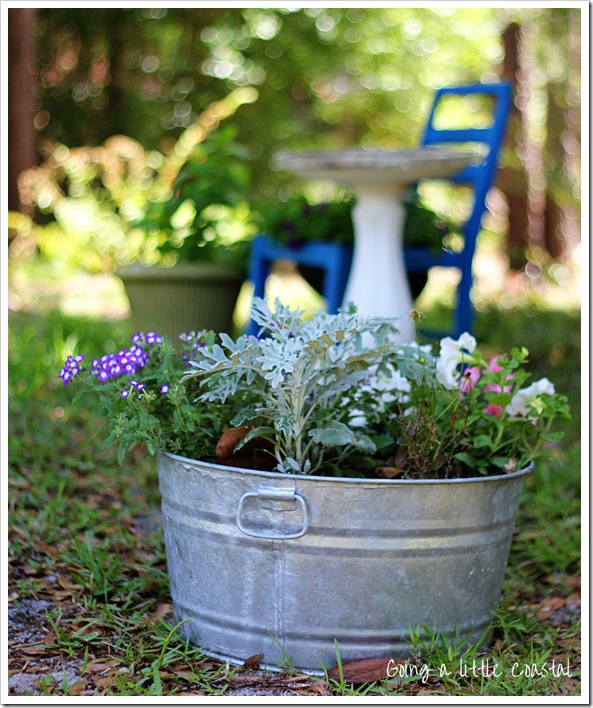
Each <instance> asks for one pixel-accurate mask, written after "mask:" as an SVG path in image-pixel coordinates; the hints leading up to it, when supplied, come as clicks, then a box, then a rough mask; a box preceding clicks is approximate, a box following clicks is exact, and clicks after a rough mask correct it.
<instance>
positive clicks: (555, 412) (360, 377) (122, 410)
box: [60, 299, 570, 479]
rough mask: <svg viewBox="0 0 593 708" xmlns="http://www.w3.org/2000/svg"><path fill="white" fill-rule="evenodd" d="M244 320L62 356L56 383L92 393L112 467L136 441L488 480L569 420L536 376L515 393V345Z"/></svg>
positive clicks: (366, 327) (340, 323) (282, 465)
mask: <svg viewBox="0 0 593 708" xmlns="http://www.w3.org/2000/svg"><path fill="white" fill-rule="evenodd" d="M253 317H254V319H255V320H256V321H257V323H258V324H259V325H260V328H261V329H260V335H261V336H259V337H254V336H247V335H242V336H240V337H238V338H237V339H235V340H233V339H231V338H230V337H229V336H228V335H226V334H222V335H220V337H218V336H217V335H215V334H214V333H212V332H199V333H189V334H185V335H181V340H182V350H181V352H180V353H178V352H177V351H176V350H175V347H174V346H173V343H172V342H169V341H168V340H166V339H164V338H162V337H160V336H159V335H158V334H157V333H146V334H137V335H134V337H133V338H132V342H131V346H130V348H128V349H124V350H122V351H121V352H119V353H117V354H106V355H104V356H103V357H101V358H98V359H95V360H94V361H93V362H92V364H91V366H90V367H89V366H87V364H86V359H85V357H84V355H83V354H74V353H73V354H72V355H70V356H69V357H68V360H67V361H66V363H65V365H64V368H63V369H62V371H61V373H60V377H61V378H62V380H63V382H64V384H65V385H66V384H70V383H72V382H75V383H76V384H77V385H81V387H82V389H83V390H82V391H81V392H80V393H79V394H78V396H80V395H82V393H83V391H84V392H88V391H89V390H90V391H91V392H93V393H95V394H98V395H99V399H100V404H101V415H102V417H103V419H104V420H105V423H106V425H107V428H108V435H107V439H106V445H113V444H116V443H117V444H118V445H119V455H118V457H119V460H120V462H121V461H123V458H124V455H125V453H126V451H128V450H129V449H130V448H132V447H133V446H135V445H136V444H138V443H144V444H145V445H146V446H147V448H148V451H149V452H150V453H152V454H154V453H155V452H156V451H157V450H162V451H168V452H172V453H175V454H178V455H182V456H184V457H189V458H194V459H217V460H218V461H219V462H221V463H223V464H231V465H234V466H244V467H255V468H260V469H268V470H276V471H279V472H284V473H287V474H314V475H326V476H340V477H369V478H376V477H383V478H397V479H450V478H468V477H480V476H491V475H500V474H505V473H509V472H512V471H515V470H518V469H522V468H524V467H526V466H527V465H529V463H530V462H531V461H533V460H536V459H538V458H540V457H541V456H543V455H546V454H549V453H550V449H553V446H554V444H555V443H557V441H558V440H559V439H560V438H561V433H560V432H557V431H555V430H554V422H555V421H556V420H557V419H559V418H568V417H570V414H569V409H568V405H567V401H566V397H565V396H563V395H561V394H559V393H557V392H556V391H555V388H554V385H553V384H552V382H550V381H549V380H548V379H547V378H543V379H540V380H539V381H536V382H534V383H531V384H529V385H526V383H527V380H528V377H529V374H528V372H527V371H526V369H525V364H526V362H527V357H528V352H527V350H526V349H525V348H524V347H520V348H513V349H512V350H511V351H510V352H509V353H504V354H500V355H499V356H496V357H494V358H491V359H489V360H488V361H486V360H485V359H484V358H483V356H482V355H481V353H480V352H479V350H478V347H477V343H476V340H475V339H474V337H472V336H471V335H470V334H467V333H465V334H462V335H461V336H460V337H459V339H457V340H454V339H452V338H450V337H446V338H444V339H442V340H441V342H440V344H439V347H438V351H437V352H433V349H432V347H431V346H430V345H425V346H419V345H418V344H417V343H416V342H411V343H409V344H405V345H402V344H398V343H395V342H394V337H393V335H394V334H395V333H396V331H397V330H396V328H395V323H394V322H393V321H389V320H386V319H383V318H377V317H366V316H363V315H361V314H359V313H357V312H356V310H355V309H354V308H350V309H348V310H343V311H341V312H339V313H338V314H335V315H330V314H327V313H325V312H324V311H319V312H317V313H315V314H314V315H313V316H311V317H309V318H306V317H304V313H303V312H302V311H300V310H298V309H296V310H292V309H290V308H289V307H286V306H284V305H282V304H281V303H280V302H278V301H276V302H275V303H274V307H273V308H272V307H271V306H270V303H269V302H268V301H267V300H266V299H257V300H256V301H255V302H254V305H253ZM78 396H77V398H78Z"/></svg>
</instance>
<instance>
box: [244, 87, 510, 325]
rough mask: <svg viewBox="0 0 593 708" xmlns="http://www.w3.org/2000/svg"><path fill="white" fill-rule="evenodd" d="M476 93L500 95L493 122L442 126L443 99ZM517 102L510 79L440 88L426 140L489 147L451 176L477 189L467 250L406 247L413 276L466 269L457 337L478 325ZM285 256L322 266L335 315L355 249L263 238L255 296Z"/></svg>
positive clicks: (255, 260) (257, 252) (256, 244)
mask: <svg viewBox="0 0 593 708" xmlns="http://www.w3.org/2000/svg"><path fill="white" fill-rule="evenodd" d="M470 95H487V96H491V97H492V98H493V99H494V101H493V114H492V122H491V124H490V125H489V126H487V127H483V128H482V127H479V128H458V129H455V128H446V129H442V128H437V127H436V125H435V116H436V114H437V111H438V109H439V108H440V106H441V104H442V101H443V100H445V99H446V98H448V97H450V96H470ZM511 103H512V87H511V85H510V84H509V83H506V82H501V83H497V84H475V85H471V86H455V87H447V88H441V89H438V90H437V91H436V93H435V97H434V101H433V105H432V108H431V110H430V114H429V118H428V122H427V125H426V128H425V131H424V135H423V137H422V140H421V145H439V144H445V143H456V144H459V145H460V146H463V144H464V143H471V144H472V149H475V145H476V144H480V145H483V146H484V148H485V151H486V154H485V157H484V159H483V161H482V162H481V163H480V164H477V165H471V166H469V167H466V168H465V169H464V170H462V171H461V172H460V173H459V174H457V175H455V176H454V177H452V178H451V181H452V182H454V183H458V184H466V185H468V186H470V187H471V188H472V191H473V197H474V202H473V207H472V210H471V214H470V216H469V218H468V219H467V221H466V222H465V224H464V225H462V227H461V228H460V230H461V234H462V236H463V239H464V246H463V250H462V251H461V252H459V253H453V252H450V251H445V250H443V251H441V252H439V253H435V252H433V251H431V250H430V249H428V248H420V247H411V246H406V247H405V248H404V256H405V262H406V268H407V271H408V273H410V274H412V273H427V272H428V269H429V268H432V267H433V266H443V267H455V268H458V269H459V270H460V271H461V280H460V282H459V286H458V289H457V302H456V305H455V311H454V321H453V327H452V330H451V331H450V332H448V334H451V335H453V336H456V337H457V336H459V335H460V334H461V333H462V332H465V331H467V332H471V330H472V326H473V308H472V304H471V299H470V292H471V288H472V282H473V275H472V261H473V257H474V252H475V248H476V239H477V236H478V233H479V230H480V226H481V221H482V216H483V214H484V211H485V208H486V196H487V194H488V190H489V189H490V187H491V186H492V184H493V182H494V176H495V173H496V167H497V161H498V156H499V153H500V149H501V146H502V142H503V139H504V133H505V128H506V124H507V121H508V116H509V112H510V108H511ZM281 259H284V260H290V261H293V262H295V263H296V264H297V265H308V266H315V267H317V268H320V269H322V271H323V272H324V276H325V277H324V286H323V292H322V294H323V296H324V298H325V299H326V303H327V310H328V312H330V313H335V312H337V310H338V309H339V307H340V306H341V304H342V299H343V296H344V291H345V288H346V283H347V279H348V273H349V270H350V265H351V262H352V248H351V247H349V246H344V245H340V244H333V243H309V244H305V245H302V246H299V247H290V246H283V245H282V244H280V243H279V242H278V241H277V240H275V239H274V238H273V235H266V234H262V235H259V236H257V237H256V238H255V239H254V240H253V244H252V250H251V260H250V269H249V279H250V280H251V281H252V282H253V285H254V297H263V295H264V291H265V283H266V279H267V277H268V275H269V273H270V268H271V265H272V263H273V262H274V261H275V260H281ZM247 332H248V333H249V334H256V333H257V325H256V324H255V323H254V322H253V321H252V320H251V321H250V323H249V325H248V329H247ZM428 334H436V333H428ZM439 334H440V335H442V334H444V333H439Z"/></svg>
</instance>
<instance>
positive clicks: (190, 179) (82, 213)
mask: <svg viewBox="0 0 593 708" xmlns="http://www.w3.org/2000/svg"><path fill="white" fill-rule="evenodd" d="M227 98H228V99H229V101H228V102H227V103H228V105H226V104H225V105H223V104H224V103H225V102H224V100H223V101H221V102H216V103H214V104H212V105H211V106H210V107H209V108H208V109H206V110H205V111H204V112H203V114H202V115H201V116H200V118H199V119H198V120H197V122H196V123H195V124H194V125H193V126H191V127H190V128H188V129H187V130H186V131H185V132H184V133H183V134H182V135H181V137H180V138H179V139H178V140H177V142H176V143H175V144H174V146H173V148H172V149H171V150H170V151H169V152H168V153H167V154H163V153H160V152H159V151H157V150H145V149H144V148H143V147H142V146H141V145H140V144H139V143H137V142H136V141H134V140H132V139H131V138H129V137H126V136H123V135H114V136H112V137H110V138H108V139H107V140H106V141H105V143H104V144H102V145H100V146H97V147H88V146H83V147H76V148H69V147H67V146H66V145H62V144H60V143H58V142H56V141H53V140H46V141H44V142H43V143H42V145H41V147H40V151H41V153H42V156H43V162H42V163H41V164H40V165H39V166H36V167H33V168H31V169H29V170H26V171H25V172H23V175H22V179H21V181H20V193H21V200H22V201H23V203H24V204H27V205H28V206H29V207H31V208H32V209H35V210H36V214H37V217H40V218H37V217H36V220H37V221H40V222H43V223H40V224H35V223H34V222H33V221H31V220H28V221H25V220H23V219H22V218H19V217H18V215H17V214H14V213H12V214H11V229H12V233H13V235H16V234H18V233H22V232H25V233H29V234H32V235H33V236H34V239H35V243H36V245H37V247H38V248H39V250H40V252H41V253H42V254H44V255H45V256H47V257H48V258H49V259H59V260H61V261H64V260H66V261H68V262H71V263H74V264H76V265H82V266H83V267H84V268H86V269H88V270H91V271H104V270H112V269H113V268H114V267H115V266H121V265H128V264H130V263H134V262H139V263H141V264H143V265H156V264H162V265H165V266H170V265H173V264H174V263H176V262H177V261H190V262H194V261H200V262H207V263H218V264H229V265H234V266H241V267H246V264H247V260H248V255H249V240H250V237H251V235H252V234H253V233H254V231H255V227H254V226H253V225H252V219H251V211H250V207H249V204H248V203H247V201H246V198H245V193H246V190H247V186H248V184H249V179H250V161H249V155H248V153H247V151H246V150H245V149H244V148H243V147H241V146H240V145H239V144H238V143H237V142H236V141H235V136H236V130H235V129H234V128H233V126H231V125H225V126H220V125H219V123H220V119H221V118H222V117H226V116H228V115H230V114H232V112H234V110H236V108H237V106H238V105H239V104H240V102H241V100H247V99H245V98H243V99H241V98H240V97H239V98H236V100H235V102H234V103H233V101H232V100H231V99H232V98H233V96H232V95H231V96H229V97H227ZM24 221H25V223H23V222H24Z"/></svg>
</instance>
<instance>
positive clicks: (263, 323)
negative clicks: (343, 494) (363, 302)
mask: <svg viewBox="0 0 593 708" xmlns="http://www.w3.org/2000/svg"><path fill="white" fill-rule="evenodd" d="M252 316H253V318H254V319H255V321H256V322H257V323H258V324H259V325H260V327H261V331H262V333H263V334H265V336H263V337H261V338H259V339H258V338H256V337H253V336H246V335H243V336H241V337H239V338H238V339H237V340H236V341H233V340H232V339H231V338H230V337H229V336H228V335H224V334H223V335H221V344H222V346H221V345H218V344H216V345H214V347H212V348H211V349H209V350H204V351H203V352H202V354H203V357H202V359H201V360H200V361H197V362H192V366H193V370H192V371H191V372H189V373H188V374H187V375H186V376H185V377H184V379H182V381H186V380H187V379H189V378H192V377H200V376H207V379H206V381H205V382H204V383H205V384H206V385H205V390H204V392H203V393H202V394H201V396H200V397H199V399H200V400H201V401H220V402H225V401H226V400H227V399H235V398H237V396H243V399H244V400H246V401H247V405H245V406H244V407H243V408H242V410H240V411H239V412H238V413H237V415H236V416H235V418H234V419H233V420H232V421H231V422H232V424H233V425H237V426H238V425H243V424H246V423H249V422H251V421H257V424H256V425H255V427H254V428H253V430H251V431H250V433H249V434H248V435H247V437H245V438H244V439H243V441H242V443H241V445H243V444H245V443H247V442H248V441H249V440H252V439H253V438H256V437H258V438H265V439H268V440H269V441H271V442H272V443H273V446H274V454H275V457H276V460H277V465H276V469H277V470H278V471H281V472H291V473H305V474H313V473H315V472H316V471H318V470H319V469H320V468H321V467H322V465H326V464H327V463H330V464H331V463H334V464H340V463H341V462H343V460H344V459H345V458H346V457H347V456H348V455H349V454H350V453H352V452H353V451H362V452H365V453H369V454H373V453H375V452H376V450H377V443H378V442H380V440H379V441H378V440H375V439H373V438H372V437H371V436H370V435H369V434H367V432H366V431H363V428H362V427H359V426H357V425H355V424H353V421H354V419H355V418H356V417H357V416H358V417H359V415H360V408H359V406H360V405H361V404H362V400H363V398H365V397H366V400H365V405H364V409H365V411H366V413H367V415H368V414H372V401H371V406H370V407H369V396H368V389H367V388H365V386H364V385H363V384H364V382H365V381H367V380H368V379H369V377H370V376H371V372H377V371H380V370H381V369H382V367H384V366H385V365H386V362H387V359H388V357H389V355H390V354H392V355H393V349H394V345H393V335H394V334H395V333H396V330H395V328H394V326H393V324H392V323H391V322H390V321H388V320H385V319H382V318H376V317H374V318H370V317H363V316H361V315H359V314H357V313H356V312H355V311H350V312H341V313H338V314H337V315H328V314H327V313H325V312H323V311H319V312H317V313H316V314H315V315H314V316H313V317H312V318H311V319H309V320H305V319H303V312H302V311H300V310H298V309H297V310H291V309H290V308H289V307H287V306H283V305H282V304H281V303H280V302H279V301H278V300H277V301H276V302H275V304H274V311H272V309H271V308H270V306H269V304H268V302H267V301H266V300H263V299H256V300H255V302H254V305H253V313H252ZM237 449H239V448H237Z"/></svg>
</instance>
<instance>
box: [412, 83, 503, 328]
mask: <svg viewBox="0 0 593 708" xmlns="http://www.w3.org/2000/svg"><path fill="white" fill-rule="evenodd" d="M471 95H476V96H483V95H486V96H490V97H492V98H493V99H494V100H493V108H492V121H491V123H490V125H488V126H487V127H473V128H437V127H436V126H435V116H436V114H437V111H438V109H439V108H440V107H441V105H442V103H443V101H444V100H446V99H447V98H449V97H451V96H462V97H463V96H471ZM511 104H512V87H511V85H510V84H509V83H507V82H501V83H497V84H474V85H471V86H453V87H447V88H441V89H438V90H437V91H436V93H435V97H434V101H433V104H432V108H431V110H430V114H429V117H428V122H427V124H426V128H425V131H424V135H423V137H422V140H421V144H422V145H442V144H446V143H455V144H456V145H460V146H463V144H464V143H471V144H472V149H475V147H473V146H476V144H477V145H481V146H483V147H484V148H485V150H486V155H485V157H484V159H483V161H482V162H480V163H479V164H476V165H470V166H469V167H466V168H465V169H464V170H462V171H461V172H460V173H459V174H457V175H455V176H454V177H452V178H451V180H450V181H451V182H454V183H457V184H465V185H468V186H469V187H471V189H472V192H473V206H472V208H471V213H470V215H469V218H468V219H467V221H466V222H465V223H464V224H463V225H462V226H461V228H460V231H461V235H462V236H463V241H464V244H463V250H462V251H460V252H459V253H453V252H451V251H445V250H442V251H441V252H439V253H435V252H432V251H430V250H429V249H427V248H419V247H412V246H406V247H405V248H404V256H405V262H406V269H407V272H408V273H418V272H427V271H428V269H429V268H432V267H433V266H443V267H455V268H458V269H459V270H460V271H461V279H460V281H459V285H458V288H457V301H456V305H455V309H454V313H453V326H452V330H451V331H450V332H448V334H451V335H452V336H454V337H458V336H459V335H460V334H461V333H462V332H471V331H472V328H473V307H472V302H471V298H470V293H471V288H472V284H473V273H472V262H473V257H474V252H475V250H476V240H477V237H478V233H479V231H480V227H481V223H482V216H483V214H484V211H485V210H486V197H487V194H488V191H489V189H490V188H491V187H492V185H493V183H494V177H495V174H496V168H497V163H498V156H499V154H500V150H501V147H502V143H503V140H504V134H505V129H506V125H507V122H508V117H509V113H510V109H511ZM439 334H443V333H439Z"/></svg>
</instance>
